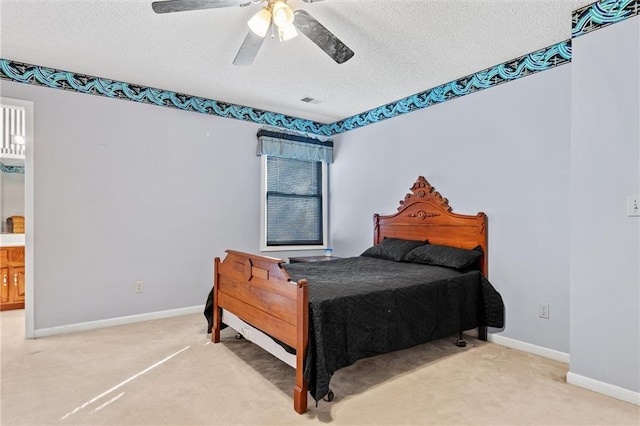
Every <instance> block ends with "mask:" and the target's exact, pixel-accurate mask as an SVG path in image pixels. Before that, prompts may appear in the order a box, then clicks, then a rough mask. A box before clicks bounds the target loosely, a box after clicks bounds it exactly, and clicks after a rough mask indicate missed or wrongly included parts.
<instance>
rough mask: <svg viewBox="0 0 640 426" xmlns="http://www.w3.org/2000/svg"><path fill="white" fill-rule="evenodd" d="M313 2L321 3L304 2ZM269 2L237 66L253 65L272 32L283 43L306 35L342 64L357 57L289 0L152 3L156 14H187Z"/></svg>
mask: <svg viewBox="0 0 640 426" xmlns="http://www.w3.org/2000/svg"><path fill="white" fill-rule="evenodd" d="M302 1H304V2H305V3H312V2H314V1H318V0H302ZM259 3H266V4H265V6H264V7H263V8H262V9H261V10H260V11H259V12H258V13H256V14H255V15H254V16H253V17H252V18H251V19H250V20H249V22H248V23H247V25H248V26H249V31H248V32H247V36H246V37H245V39H244V41H243V42H242V45H241V46H240V50H238V53H237V55H236V57H235V59H234V60H233V64H234V65H251V64H252V63H253V61H254V60H255V58H256V55H257V54H258V51H259V50H260V47H261V46H262V42H263V41H264V38H265V36H266V35H267V33H268V32H269V30H271V31H272V36H273V37H275V35H276V34H277V36H278V38H279V40H280V41H286V40H290V39H292V38H294V37H296V36H297V35H298V31H300V32H302V33H303V34H304V35H305V36H307V37H308V38H309V39H310V40H311V41H312V42H314V43H315V44H316V45H317V46H318V47H319V48H320V49H322V50H323V51H324V52H325V53H326V54H327V55H329V56H330V57H331V59H333V60H334V61H336V62H337V63H338V64H342V63H344V62H346V61H348V60H349V59H351V58H352V57H353V55H354V52H353V50H351V49H349V48H348V47H347V46H346V45H345V44H344V43H343V42H342V41H340V40H339V39H338V38H337V37H336V36H335V35H333V33H332V32H331V31H329V30H328V29H327V28H326V27H325V26H324V25H322V24H321V23H320V22H318V21H317V20H316V19H315V18H314V17H313V16H311V15H310V14H309V12H306V11H304V10H296V11H295V12H294V11H293V10H292V9H291V8H290V7H289V5H288V4H287V0H163V1H155V2H153V3H151V7H152V8H153V11H154V12H156V13H172V12H183V11H187V10H202V9H216V8H222V7H231V6H249V5H252V4H259Z"/></svg>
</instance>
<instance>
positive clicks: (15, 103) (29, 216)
mask: <svg viewBox="0 0 640 426" xmlns="http://www.w3.org/2000/svg"><path fill="white" fill-rule="evenodd" d="M0 105H1V106H2V107H3V110H4V109H5V108H7V109H11V110H15V111H20V112H23V113H24V114H23V117H24V118H23V119H21V120H19V126H20V131H19V132H18V131H16V130H15V128H14V129H12V128H7V127H11V126H14V124H9V125H4V124H3V129H2V134H3V138H5V135H6V138H7V139H9V138H12V139H13V140H12V142H13V144H12V145H15V143H16V142H18V145H20V144H24V151H22V152H19V153H18V155H17V156H16V155H12V154H11V153H10V152H8V151H7V150H6V149H4V148H3V151H5V152H3V153H2V155H3V157H6V158H8V159H12V160H16V161H17V160H18V159H19V158H20V155H19V154H21V153H23V158H24V166H23V167H24V289H25V290H24V296H25V298H24V320H25V337H26V338H34V337H35V335H34V329H35V321H34V318H35V313H34V292H35V291H34V287H35V280H34V269H35V268H34V259H35V256H34V252H35V250H34V245H35V239H34V229H35V228H34V155H33V154H34V145H35V144H34V134H33V110H34V109H33V102H31V101H25V100H21V99H12V98H5V97H0ZM3 123H4V122H3ZM14 127H15V126H14ZM17 137H22V138H23V139H22V140H18V139H17ZM12 156H13V158H11V157H12ZM13 164H14V165H16V163H15V162H14V163H13ZM4 219H5V218H4V217H3V218H2V220H4Z"/></svg>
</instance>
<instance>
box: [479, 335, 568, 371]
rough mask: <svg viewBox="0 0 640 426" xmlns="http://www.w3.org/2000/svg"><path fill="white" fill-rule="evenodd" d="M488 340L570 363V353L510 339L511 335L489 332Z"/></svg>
mask: <svg viewBox="0 0 640 426" xmlns="http://www.w3.org/2000/svg"><path fill="white" fill-rule="evenodd" d="M487 340H489V341H490V342H492V343H495V344H497V345H502V346H506V347H508V348H512V349H518V350H519V351H523V352H528V353H531V354H534V355H540V356H542V357H545V358H549V359H553V360H555V361H560V362H564V363H567V364H568V363H569V354H568V353H564V352H559V351H555V350H553V349H548V348H545V347H542V346H537V345H533V344H531V343H526V342H521V341H520V340H515V339H510V338H509V337H504V336H500V335H498V334H493V333H489V335H488V336H487Z"/></svg>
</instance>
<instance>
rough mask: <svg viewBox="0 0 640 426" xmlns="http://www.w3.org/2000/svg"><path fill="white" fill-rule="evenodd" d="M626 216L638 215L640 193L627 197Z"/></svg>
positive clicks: (639, 211) (639, 214) (639, 210)
mask: <svg viewBox="0 0 640 426" xmlns="http://www.w3.org/2000/svg"><path fill="white" fill-rule="evenodd" d="M627 216H640V195H635V196H634V195H630V196H628V197H627Z"/></svg>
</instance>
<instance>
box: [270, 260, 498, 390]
mask: <svg viewBox="0 0 640 426" xmlns="http://www.w3.org/2000/svg"><path fill="white" fill-rule="evenodd" d="M283 266H284V267H285V269H286V271H287V272H288V273H289V275H290V276H291V279H292V280H293V281H297V280H299V279H303V278H305V279H307V280H308V283H309V346H308V349H307V354H306V357H305V371H304V376H305V380H307V382H308V384H309V390H310V392H311V395H312V396H313V398H314V399H315V400H316V401H318V400H319V399H321V398H323V397H324V396H325V395H327V393H328V392H329V381H330V379H331V376H332V375H333V373H334V372H335V371H337V370H338V369H340V368H342V367H346V366H348V365H351V364H353V363H354V362H355V361H357V360H358V359H361V358H366V357H369V356H373V355H377V354H383V353H388V352H392V351H395V350H400V349H405V348H408V347H411V346H414V345H417V344H420V343H425V342H428V341H431V340H435V339H439V338H441V337H445V336H450V335H453V334H455V333H457V332H459V331H462V330H468V329H472V328H475V327H478V326H492V327H502V326H503V316H504V306H503V303H502V298H501V297H500V294H499V293H498V292H497V291H496V290H495V289H494V288H493V286H492V285H491V284H490V283H489V281H488V280H487V279H486V278H484V276H483V275H482V274H481V273H480V272H479V271H477V270H474V271H468V272H458V271H456V270H453V269H449V268H444V267H438V266H427V265H420V264H414V263H403V262H394V261H390V260H383V259H378V258H373V257H363V256H360V257H352V258H346V259H336V260H332V261H331V262H313V263H294V264H286V265H283Z"/></svg>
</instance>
